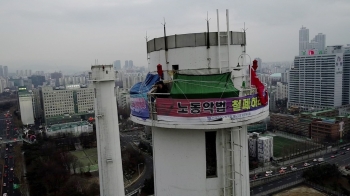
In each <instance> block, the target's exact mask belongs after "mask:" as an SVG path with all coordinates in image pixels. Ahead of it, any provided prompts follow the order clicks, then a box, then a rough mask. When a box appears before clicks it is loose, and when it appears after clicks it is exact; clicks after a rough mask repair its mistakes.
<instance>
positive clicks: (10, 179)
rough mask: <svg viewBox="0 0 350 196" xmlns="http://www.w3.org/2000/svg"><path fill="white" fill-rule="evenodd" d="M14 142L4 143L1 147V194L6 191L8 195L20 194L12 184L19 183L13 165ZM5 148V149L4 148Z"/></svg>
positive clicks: (18, 195) (15, 195) (16, 195)
mask: <svg viewBox="0 0 350 196" xmlns="http://www.w3.org/2000/svg"><path fill="white" fill-rule="evenodd" d="M14 145H16V144H15V143H14V144H5V145H4V147H3V148H2V152H1V157H2V158H3V159H5V165H4V169H3V174H2V180H3V188H2V194H4V193H7V195H9V196H20V195H21V193H20V191H19V189H18V188H17V189H14V184H19V179H18V178H16V177H15V174H14V167H15V159H16V157H14V154H13V146H14ZM4 148H5V149H4Z"/></svg>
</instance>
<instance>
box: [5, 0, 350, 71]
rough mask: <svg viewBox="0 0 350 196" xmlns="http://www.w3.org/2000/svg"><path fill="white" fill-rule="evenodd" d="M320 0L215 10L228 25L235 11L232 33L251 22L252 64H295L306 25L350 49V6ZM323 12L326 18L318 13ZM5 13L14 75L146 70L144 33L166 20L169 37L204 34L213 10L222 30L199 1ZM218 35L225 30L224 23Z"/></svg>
mask: <svg viewBox="0 0 350 196" xmlns="http://www.w3.org/2000/svg"><path fill="white" fill-rule="evenodd" d="M315 2H316V0H314V1H309V2H304V1H293V2H289V1H284V2H279V3H276V2H275V1H272V0H267V1H264V2H241V3H239V4H237V3H235V2H230V3H227V2H223V1H219V2H216V3H215V5H216V7H217V8H219V12H220V21H224V20H225V11H224V9H226V8H227V9H230V30H232V31H241V30H242V28H244V23H245V25H246V26H245V28H247V29H248V30H247V38H248V40H249V41H248V43H247V53H248V54H249V55H250V56H251V57H252V59H254V58H256V57H260V58H261V59H262V60H263V62H272V61H274V62H276V61H293V59H294V57H295V56H297V55H298V52H297V51H298V47H299V46H298V31H299V29H300V28H301V27H302V26H305V27H307V28H308V29H310V35H317V34H318V33H323V34H326V35H327V45H346V44H348V43H350V38H348V37H347V35H346V32H348V27H347V26H346V25H343V24H346V21H348V20H349V19H350V16H349V15H348V14H347V10H348V9H349V8H350V3H348V2H346V1H337V2H334V3H332V4H329V2H328V1H317V3H315ZM154 5H157V6H154ZM168 5H171V7H170V8H168V7H169V6H168ZM310 7H313V9H311V10H310V9H309V8H310ZM324 7H327V14H323V13H320V12H319V11H318V10H320V9H321V8H324ZM159 8H164V9H159ZM0 10H1V12H0V16H1V17H0V25H2V26H3V27H4V28H3V31H1V32H0V36H1V37H2V38H4V39H3V40H2V44H1V45H0V65H7V66H8V67H9V68H10V72H13V70H17V69H32V70H44V71H54V70H67V71H83V70H87V69H88V68H89V66H90V65H92V64H94V61H95V59H98V60H99V63H100V64H113V62H114V61H115V60H117V59H120V60H123V59H125V60H126V59H133V61H134V65H135V66H147V59H146V44H145V43H146V41H145V38H144V37H145V36H146V32H147V34H148V36H149V39H153V38H156V37H161V36H163V27H162V25H161V23H163V22H164V21H163V17H164V18H165V22H166V25H167V35H172V34H181V33H190V32H191V33H195V32H205V31H206V22H205V20H204V19H206V17H207V11H208V17H209V18H210V19H211V20H210V31H217V27H216V25H217V24H216V19H217V18H216V10H215V8H213V4H212V3H209V2H201V4H199V2H197V1H194V0H192V1H176V2H175V1H167V2H166V3H165V2H161V1H157V0H154V1H153V0H148V1H139V0H135V1H116V2H109V1H90V2H86V1H75V2H70V1H59V2H58V1H57V2H50V3H47V2H44V1H39V0H38V1H32V2H30V3H29V2H25V1H22V2H11V1H4V2H0ZM135 13H136V14H135ZM141 16H142V17H141ZM222 24H224V23H222ZM24 29H25V31H24ZM220 29H221V30H222V31H223V30H225V27H224V25H221V26H220ZM311 37H312V36H311ZM311 37H310V38H311ZM122 62H123V61H122ZM58 67H60V68H58Z"/></svg>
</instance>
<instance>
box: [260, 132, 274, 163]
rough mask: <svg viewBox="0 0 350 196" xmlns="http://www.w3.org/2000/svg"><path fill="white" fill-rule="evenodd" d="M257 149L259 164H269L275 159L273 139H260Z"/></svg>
mask: <svg viewBox="0 0 350 196" xmlns="http://www.w3.org/2000/svg"><path fill="white" fill-rule="evenodd" d="M257 148H258V160H259V162H264V163H265V162H269V161H270V159H271V157H273V137H259V138H258V139H257Z"/></svg>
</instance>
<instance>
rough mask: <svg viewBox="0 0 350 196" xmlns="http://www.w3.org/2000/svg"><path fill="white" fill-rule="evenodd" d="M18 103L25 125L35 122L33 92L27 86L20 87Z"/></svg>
mask: <svg viewBox="0 0 350 196" xmlns="http://www.w3.org/2000/svg"><path fill="white" fill-rule="evenodd" d="M18 103H19V109H20V113H21V120H22V123H23V125H33V124H34V104H33V92H32V91H31V90H27V88H26V87H25V86H20V87H18Z"/></svg>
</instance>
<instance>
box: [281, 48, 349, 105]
mask: <svg viewBox="0 0 350 196" xmlns="http://www.w3.org/2000/svg"><path fill="white" fill-rule="evenodd" d="M289 77H290V78H289V80H290V82H289V90H288V106H300V107H302V108H304V109H305V110H308V109H310V108H312V109H326V108H334V107H340V106H342V105H347V104H350V100H349V99H350V98H349V97H350V96H349V89H350V47H344V46H328V47H327V49H326V50H325V54H314V55H302V56H296V57H295V59H294V68H293V69H292V70H290V72H289Z"/></svg>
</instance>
